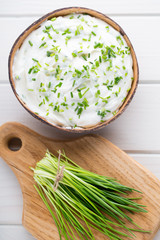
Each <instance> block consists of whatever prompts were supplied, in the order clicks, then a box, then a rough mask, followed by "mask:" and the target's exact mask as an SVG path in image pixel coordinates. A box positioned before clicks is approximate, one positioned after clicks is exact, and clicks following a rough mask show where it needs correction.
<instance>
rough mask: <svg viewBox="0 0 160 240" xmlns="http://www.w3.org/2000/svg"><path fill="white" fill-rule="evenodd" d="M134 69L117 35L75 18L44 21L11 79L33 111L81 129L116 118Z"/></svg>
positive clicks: (98, 23)
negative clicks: (114, 116)
mask: <svg viewBox="0 0 160 240" xmlns="http://www.w3.org/2000/svg"><path fill="white" fill-rule="evenodd" d="M132 65H133V63H132V57H131V54H130V49H129V47H128V46H127V44H126V42H125V40H124V38H123V37H122V35H120V33H119V32H118V31H116V30H115V29H113V28H112V27H111V26H109V25H107V24H106V23H105V22H103V21H101V20H99V19H97V18H94V17H91V16H89V15H83V14H73V15H67V16H64V17H57V18H52V19H51V20H48V21H45V22H43V23H42V24H41V26H40V27H39V28H38V29H36V30H35V31H33V32H32V33H31V34H30V35H29V36H28V37H27V38H26V39H25V41H24V42H23V44H22V46H21V47H20V49H19V50H18V51H17V53H16V55H15V58H14V63H13V76H14V80H15V86H16V91H17V93H18V95H19V97H20V98H21V99H22V100H23V102H25V103H26V105H27V106H28V108H29V109H30V110H32V111H33V112H35V113H36V114H38V115H40V116H42V117H44V118H45V119H47V120H48V121H49V122H51V123H52V124H54V125H59V126H62V127H65V128H72V127H78V128H81V127H87V126H93V125H95V124H97V123H99V122H101V121H105V120H108V119H110V118H111V117H112V116H113V115H115V114H116V112H117V111H118V109H119V108H120V106H121V105H122V104H123V101H124V100H125V98H126V96H127V94H128V91H129V90H130V88H131V84H132V80H133V69H132V67H133V66H132Z"/></svg>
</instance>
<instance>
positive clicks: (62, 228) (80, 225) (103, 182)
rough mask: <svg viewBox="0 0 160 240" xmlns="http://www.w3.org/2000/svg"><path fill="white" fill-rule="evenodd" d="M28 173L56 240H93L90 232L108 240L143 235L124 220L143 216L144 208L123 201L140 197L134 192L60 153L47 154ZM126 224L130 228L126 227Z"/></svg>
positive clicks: (128, 220) (130, 200)
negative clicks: (50, 220)
mask: <svg viewBox="0 0 160 240" xmlns="http://www.w3.org/2000/svg"><path fill="white" fill-rule="evenodd" d="M32 170H33V171H34V179H35V181H36V183H37V185H36V186H35V188H36V190H37V192H38V194H39V195H40V197H41V198H42V200H43V202H44V203H45V205H46V207H47V208H48V210H49V212H50V214H51V215H52V217H53V219H54V222H55V224H56V226H57V229H58V232H59V237H60V239H62V236H63V237H64V239H66V240H69V239H71V240H73V239H82V240H84V239H91V240H95V236H94V234H93V229H95V230H97V231H99V232H101V233H103V234H104V235H106V236H107V239H111V240H123V239H124V238H126V237H127V238H129V239H130V238H133V237H135V234H134V232H135V231H137V232H145V233H146V232H147V231H143V230H142V229H141V228H140V227H139V226H138V225H136V223H135V222H134V221H133V220H132V218H131V217H130V216H128V213H140V212H143V213H146V212H147V211H146V210H145V209H144V207H145V206H144V205H141V204H138V203H137V202H135V201H133V200H134V199H131V198H129V197H127V195H128V194H129V193H131V192H135V191H136V192H138V193H139V194H140V193H141V192H139V191H138V190H135V189H133V188H130V187H127V186H124V185H122V184H120V183H119V182H117V181H116V180H115V179H111V178H108V177H106V176H101V175H98V174H96V173H93V172H90V171H87V170H85V169H83V168H81V167H80V166H78V165H77V164H76V163H74V162H73V161H72V160H71V159H69V158H68V157H67V156H66V155H65V153H64V152H63V153H61V152H60V151H59V156H58V157H56V156H54V155H53V154H51V153H49V152H48V151H47V153H46V155H45V157H44V158H43V159H42V160H41V161H39V162H38V163H37V165H36V167H35V169H32ZM137 199H139V198H137ZM127 222H131V223H132V224H133V226H134V227H133V228H129V227H127V225H126V223H127ZM94 232H95V231H94Z"/></svg>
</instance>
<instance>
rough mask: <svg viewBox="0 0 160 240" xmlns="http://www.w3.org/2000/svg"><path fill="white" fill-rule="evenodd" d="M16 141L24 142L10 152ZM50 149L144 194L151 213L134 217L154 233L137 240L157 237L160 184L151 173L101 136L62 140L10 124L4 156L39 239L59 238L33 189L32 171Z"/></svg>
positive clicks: (1, 139) (0, 139)
mask: <svg viewBox="0 0 160 240" xmlns="http://www.w3.org/2000/svg"><path fill="white" fill-rule="evenodd" d="M53 137H54V136H53ZM13 138H19V139H20V140H21V142H22V147H21V148H20V149H19V150H18V151H12V150H11V149H9V146H10V145H11V139H13ZM47 149H49V151H51V152H52V153H54V154H57V153H56V151H57V150H59V149H61V150H62V149H64V150H65V152H66V155H67V156H68V157H70V158H71V159H72V160H73V161H75V162H76V163H78V164H79V165H80V166H82V167H83V168H86V169H88V170H90V171H93V172H96V173H99V174H102V175H106V176H111V177H113V178H117V179H118V180H120V183H122V184H125V185H127V186H130V187H133V188H136V189H138V190H140V191H142V192H143V199H142V200H138V201H139V202H140V203H142V204H144V205H147V210H148V211H149V212H148V213H147V214H143V213H142V214H135V215H132V218H133V219H134V221H135V222H136V223H137V224H138V225H140V226H141V227H142V228H143V229H145V230H150V231H152V233H151V234H147V233H146V234H144V233H136V236H137V238H134V239H138V240H142V239H143V240H151V239H153V238H154V236H155V234H156V232H157V230H158V229H159V227H160V181H159V180H158V179H157V178H156V177H155V176H154V175H153V174H152V173H151V172H149V171H148V170H147V169H145V168H144V167H142V166H141V165H140V164H138V163H137V162H136V161H135V160H133V159H132V158H131V157H130V156H128V155H127V154H126V153H124V152H123V151H121V150H120V149H119V148H117V147H116V146H115V145H113V144H112V143H111V142H109V141H108V140H106V139H104V138H102V137H100V136H97V135H87V136H84V137H81V138H79V139H76V140H75V139H74V140H70V141H59V140H55V139H48V138H46V137H43V136H41V135H39V134H37V133H35V132H34V131H32V130H30V129H29V128H27V127H25V126H23V125H21V124H19V123H6V124H4V125H3V126H1V127H0V156H1V157H2V158H3V159H4V160H5V161H6V163H7V164H8V165H9V166H10V168H11V169H12V170H13V172H14V173H15V175H16V177H17V179H18V181H19V183H20V186H21V190H22V194H23V217H22V223H23V225H24V227H25V228H26V229H27V230H28V231H29V232H30V233H31V234H32V235H33V236H34V237H35V238H36V239H37V240H58V239H59V236H58V232H57V229H56V226H55V224H54V222H53V219H52V217H51V216H50V214H49V212H48V210H47V209H46V207H45V205H44V203H43V202H42V200H41V199H40V197H39V196H38V194H37V192H36V190H35V189H34V187H33V185H34V184H35V183H34V179H33V172H32V171H31V170H30V168H29V167H30V166H32V167H35V164H36V162H37V161H39V160H41V159H42V158H43V157H44V155H45V152H46V150H47ZM131 196H133V197H134V196H137V194H135V193H134V194H132V195H131ZM138 196H139V195H138ZM95 238H96V240H100V239H101V240H106V239H108V238H107V237H105V236H104V235H101V234H99V233H96V235H95ZM125 239H126V238H125Z"/></svg>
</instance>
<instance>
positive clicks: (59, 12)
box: [8, 7, 139, 133]
mask: <svg viewBox="0 0 160 240" xmlns="http://www.w3.org/2000/svg"><path fill="white" fill-rule="evenodd" d="M71 13H86V14H88V15H91V16H93V17H96V18H99V19H101V20H102V21H104V22H106V23H108V24H109V25H110V26H112V27H113V28H114V29H115V30H117V31H118V32H119V33H120V34H121V35H122V36H123V38H124V39H125V41H126V43H127V45H128V46H129V47H130V50H131V56H132V60H133V74H134V75H133V82H132V86H131V90H130V91H129V93H128V95H127V97H126V99H125V101H124V102H123V104H122V106H121V107H120V108H119V110H118V112H117V113H116V114H115V115H114V116H113V117H112V118H110V119H109V120H106V121H104V122H102V123H101V122H100V123H98V124H95V125H92V126H90V127H87V126H86V127H82V128H77V129H76V128H66V127H63V126H60V125H54V124H53V123H51V122H49V121H48V120H47V119H45V118H44V117H41V116H39V115H37V114H36V113H34V112H33V111H32V110H30V109H29V107H28V106H27V105H26V103H24V102H23V101H22V99H21V98H20V97H19V95H18V93H17V92H16V88H15V82H14V79H13V74H12V73H13V72H12V65H13V60H14V56H15V53H16V51H17V49H19V48H20V47H21V45H22V44H23V41H24V40H25V39H26V38H27V37H28V35H29V34H30V33H31V32H32V31H34V30H36V29H37V28H38V27H39V26H40V24H41V23H42V22H44V21H46V20H48V19H50V18H52V17H58V16H65V15H68V14H71ZM8 72H9V81H10V84H11V87H12V90H13V92H14V94H15V96H16V98H17V99H18V101H19V102H20V103H21V105H22V106H23V107H24V108H25V109H26V110H27V111H28V112H29V113H30V114H31V115H32V116H33V117H35V118H36V119H38V120H40V121H41V122H44V123H46V124H48V125H49V126H52V127H55V128H57V129H59V130H62V131H65V132H72V133H87V132H91V131H93V130H98V129H101V128H102V127H105V126H107V125H108V124H109V123H111V122H112V121H114V120H115V119H117V118H118V117H119V116H120V115H121V114H122V113H123V112H124V110H125V109H126V107H127V106H128V105H129V103H130V102H131V100H132V98H133V96H134V94H135V91H136V89H137V85H138V82H139V66H138V62H137V57H136V54H135V51H134V48H133V46H132V43H131V41H130V40H129V38H128V36H127V35H126V33H125V32H124V31H123V29H122V28H121V27H120V26H119V25H118V24H117V23H116V22H115V21H114V20H112V19H111V18H109V17H108V16H107V15H105V14H103V13H101V12H98V11H96V10H93V9H90V8H84V7H67V8H60V9H56V10H54V11H52V12H50V13H47V14H45V15H44V16H42V17H41V18H39V19H38V20H36V21H35V22H33V23H32V24H31V25H30V26H29V27H27V28H26V29H25V30H24V31H23V32H22V33H21V34H20V35H19V37H18V38H17V39H16V40H15V42H14V44H13V46H12V48H11V51H10V53H9V59H8Z"/></svg>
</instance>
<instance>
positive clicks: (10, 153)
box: [0, 122, 47, 180]
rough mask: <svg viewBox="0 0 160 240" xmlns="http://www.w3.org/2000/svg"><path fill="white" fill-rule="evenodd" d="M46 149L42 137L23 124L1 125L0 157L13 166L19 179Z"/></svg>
mask: <svg viewBox="0 0 160 240" xmlns="http://www.w3.org/2000/svg"><path fill="white" fill-rule="evenodd" d="M46 150H47V148H46V146H45V145H44V144H43V143H42V142H41V141H40V137H37V134H35V132H33V131H32V130H30V129H28V128H27V127H25V126H23V125H22V124H19V123H15V122H10V123H6V124H4V125H2V126H1V127H0V157H2V158H3V159H4V160H5V161H6V163H7V164H8V165H9V166H10V167H11V169H12V170H13V171H14V173H15V175H16V177H17V178H18V179H19V178H20V177H21V172H25V170H26V168H28V166H31V167H34V166H35V164H36V162H37V161H39V160H40V159H41V158H42V157H43V156H44V154H45V152H46ZM31 174H32V171H31ZM19 180H20V179H19Z"/></svg>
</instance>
